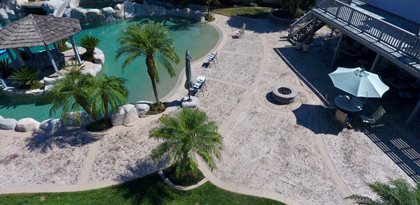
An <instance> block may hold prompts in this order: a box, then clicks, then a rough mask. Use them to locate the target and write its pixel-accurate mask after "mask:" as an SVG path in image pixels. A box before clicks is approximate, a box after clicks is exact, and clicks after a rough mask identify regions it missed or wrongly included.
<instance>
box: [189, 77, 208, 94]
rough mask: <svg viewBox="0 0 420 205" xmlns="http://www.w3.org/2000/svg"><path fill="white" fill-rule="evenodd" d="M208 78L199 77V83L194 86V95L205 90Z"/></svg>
mask: <svg viewBox="0 0 420 205" xmlns="http://www.w3.org/2000/svg"><path fill="white" fill-rule="evenodd" d="M206 79H207V78H206V76H203V75H200V76H198V77H197V82H195V83H194V84H193V86H192V91H193V93H198V92H199V91H201V92H203V88H205V87H206Z"/></svg>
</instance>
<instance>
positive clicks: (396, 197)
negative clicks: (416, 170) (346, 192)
mask: <svg viewBox="0 0 420 205" xmlns="http://www.w3.org/2000/svg"><path fill="white" fill-rule="evenodd" d="M389 183H390V184H385V183H381V182H374V183H372V184H369V188H370V189H371V190H372V191H373V192H375V193H376V194H377V195H378V196H379V199H378V200H373V199H371V198H369V197H366V196H360V195H351V196H349V197H347V199H352V200H354V201H355V202H356V203H357V204H365V205H382V204H383V205H419V204H420V183H417V185H416V186H415V187H414V186H412V185H411V184H410V183H408V182H407V181H405V180H403V179H395V180H391V181H390V182H389Z"/></svg>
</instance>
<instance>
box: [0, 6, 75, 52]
mask: <svg viewBox="0 0 420 205" xmlns="http://www.w3.org/2000/svg"><path fill="white" fill-rule="evenodd" d="M81 30H82V28H81V26H80V23H79V20H77V19H72V18H64V17H54V16H42V15H34V14H29V15H28V16H26V17H24V18H22V19H20V20H18V21H15V22H13V23H11V24H9V25H7V26H6V27H4V28H2V29H0V49H7V48H22V47H33V46H43V45H44V44H47V45H48V44H51V43H54V42H57V41H59V40H61V39H64V38H67V37H69V36H72V35H74V34H76V33H78V32H80V31H81Z"/></svg>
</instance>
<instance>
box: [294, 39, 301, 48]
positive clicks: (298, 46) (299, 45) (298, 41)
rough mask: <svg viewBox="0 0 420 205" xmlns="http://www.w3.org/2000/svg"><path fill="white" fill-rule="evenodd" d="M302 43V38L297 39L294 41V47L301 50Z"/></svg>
mask: <svg viewBox="0 0 420 205" xmlns="http://www.w3.org/2000/svg"><path fill="white" fill-rule="evenodd" d="M302 45H303V41H302V40H297V41H296V43H295V47H296V49H298V50H301V49H302Z"/></svg>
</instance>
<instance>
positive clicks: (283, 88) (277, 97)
mask: <svg viewBox="0 0 420 205" xmlns="http://www.w3.org/2000/svg"><path fill="white" fill-rule="evenodd" d="M296 96H297V91H296V89H294V88H293V87H292V86H290V85H284V84H282V85H278V86H274V87H273V90H272V99H273V100H274V101H275V102H277V103H279V104H289V103H291V102H293V101H294V100H295V98H296Z"/></svg>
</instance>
